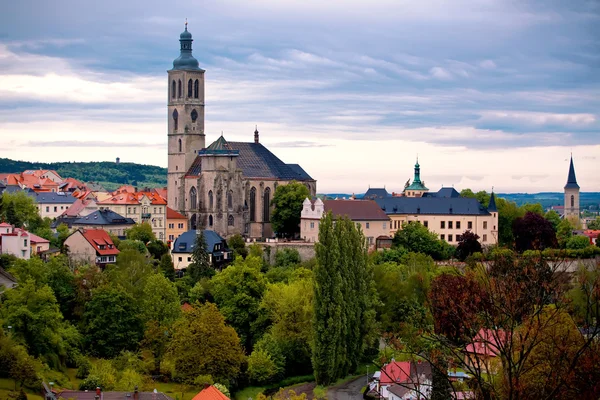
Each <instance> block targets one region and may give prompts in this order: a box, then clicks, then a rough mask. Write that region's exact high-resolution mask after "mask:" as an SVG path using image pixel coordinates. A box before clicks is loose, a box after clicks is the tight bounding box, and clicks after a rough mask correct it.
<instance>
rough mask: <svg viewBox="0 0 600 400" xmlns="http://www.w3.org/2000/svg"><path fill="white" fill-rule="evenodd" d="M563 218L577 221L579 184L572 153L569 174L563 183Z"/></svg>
mask: <svg viewBox="0 0 600 400" xmlns="http://www.w3.org/2000/svg"><path fill="white" fill-rule="evenodd" d="M564 216H565V218H569V219H572V220H573V222H575V223H576V224H578V223H579V185H578V184H577V178H576V177H575V167H574V166H573V154H571V163H570V164H569V175H568V177H567V184H566V185H565V214H564Z"/></svg>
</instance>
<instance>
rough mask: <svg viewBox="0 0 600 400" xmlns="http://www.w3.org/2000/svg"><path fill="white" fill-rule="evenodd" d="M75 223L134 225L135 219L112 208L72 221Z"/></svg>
mask: <svg viewBox="0 0 600 400" xmlns="http://www.w3.org/2000/svg"><path fill="white" fill-rule="evenodd" d="M72 224H73V225H133V224H135V221H134V220H133V219H131V218H125V217H123V216H121V215H119V214H117V213H116V212H114V211H111V210H98V211H94V212H93V213H91V214H90V215H86V216H85V217H81V218H79V219H77V220H75V221H73V222H72Z"/></svg>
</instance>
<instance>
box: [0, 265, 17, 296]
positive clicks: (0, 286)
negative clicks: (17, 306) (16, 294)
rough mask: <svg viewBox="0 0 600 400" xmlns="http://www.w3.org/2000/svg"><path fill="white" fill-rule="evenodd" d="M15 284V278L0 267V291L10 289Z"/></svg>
mask: <svg viewBox="0 0 600 400" xmlns="http://www.w3.org/2000/svg"><path fill="white" fill-rule="evenodd" d="M16 286H17V280H16V278H15V277H14V276H12V275H11V274H9V273H8V272H6V271H5V270H4V268H2V267H0V293H2V292H3V291H4V290H6V289H12V288H14V287H16Z"/></svg>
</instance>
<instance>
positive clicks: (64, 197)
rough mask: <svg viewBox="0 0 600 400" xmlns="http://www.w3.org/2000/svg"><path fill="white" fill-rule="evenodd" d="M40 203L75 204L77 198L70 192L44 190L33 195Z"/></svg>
mask: <svg viewBox="0 0 600 400" xmlns="http://www.w3.org/2000/svg"><path fill="white" fill-rule="evenodd" d="M32 197H33V199H34V200H35V201H36V202H37V203H38V204H73V203H75V201H76V200H77V199H76V198H75V197H73V196H71V194H70V193H51V192H43V193H37V194H33V195H32Z"/></svg>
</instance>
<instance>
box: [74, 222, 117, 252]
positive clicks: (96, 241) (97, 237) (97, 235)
mask: <svg viewBox="0 0 600 400" xmlns="http://www.w3.org/2000/svg"><path fill="white" fill-rule="evenodd" d="M80 232H81V234H82V235H83V237H84V238H85V240H87V241H88V243H89V244H91V245H92V246H93V247H94V249H95V250H96V253H97V254H98V255H99V256H116V255H117V254H119V250H118V249H117V248H116V246H115V244H114V243H113V241H112V239H111V238H110V236H109V235H108V233H107V232H106V231H105V230H103V229H81V230H80ZM101 244H102V245H106V248H105V249H103V250H100V248H99V245H101ZM111 246H112V248H109V247H111Z"/></svg>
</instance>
